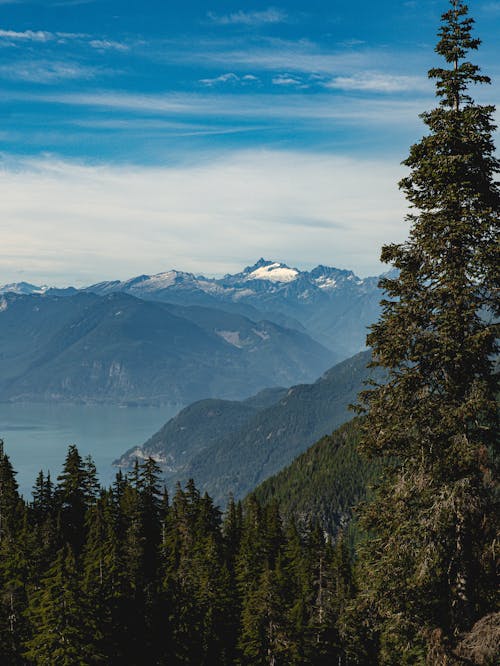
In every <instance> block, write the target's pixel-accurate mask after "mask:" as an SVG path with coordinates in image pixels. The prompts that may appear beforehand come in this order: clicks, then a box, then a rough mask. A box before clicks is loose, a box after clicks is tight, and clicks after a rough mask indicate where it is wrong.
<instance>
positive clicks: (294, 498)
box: [253, 418, 382, 536]
mask: <svg viewBox="0 0 500 666" xmlns="http://www.w3.org/2000/svg"><path fill="white" fill-rule="evenodd" d="M361 424H362V421H361V419H360V418H356V419H353V420H352V421H350V422H349V423H346V424H345V425H343V426H341V427H340V428H338V430H336V431H335V432H334V433H333V434H332V435H329V436H327V437H323V438H322V439H320V440H319V442H317V443H316V444H314V445H313V446H311V447H310V448H309V449H308V450H307V451H306V452H305V453H303V454H302V455H300V456H299V457H298V458H296V459H295V460H294V461H293V463H292V464H291V465H289V466H288V467H286V468H285V469H283V470H282V471H281V472H279V473H278V474H276V475H275V476H273V477H271V478H270V479H267V480H266V481H264V483H262V484H261V485H260V486H258V487H257V488H256V489H255V491H254V493H253V494H254V495H255V497H256V498H257V499H258V500H259V502H261V503H262V504H267V503H269V502H271V501H275V502H277V503H278V505H279V507H280V512H281V514H282V516H283V517H284V518H285V519H286V520H289V519H293V520H295V521H298V523H299V524H300V525H301V526H307V525H308V524H314V523H315V522H319V523H321V525H322V527H323V529H324V530H326V531H327V532H328V533H329V534H330V535H331V536H335V535H336V534H337V532H338V531H339V530H340V529H344V528H346V527H347V526H348V524H349V523H350V521H351V518H352V515H353V508H354V507H355V506H356V505H357V504H358V502H359V501H361V500H362V499H364V498H365V496H366V493H367V489H368V488H369V486H370V485H371V484H372V483H374V482H375V480H376V479H377V478H378V476H379V474H380V470H381V467H382V465H381V463H380V462H376V461H369V460H365V459H363V458H361V457H360V455H359V453H358V451H357V446H358V444H359V440H360V437H361Z"/></svg>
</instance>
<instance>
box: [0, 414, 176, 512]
mask: <svg viewBox="0 0 500 666" xmlns="http://www.w3.org/2000/svg"><path fill="white" fill-rule="evenodd" d="M180 408H181V407H180V406H175V405H172V406H167V407H165V406H163V407H116V406H109V405H107V406H98V405H60V404H38V403H37V404H31V403H16V404H5V403H0V438H1V439H3V440H4V442H5V452H6V453H7V454H8V456H9V458H10V460H11V463H12V465H13V467H14V469H15V470H16V471H17V481H18V483H19V490H20V492H21V493H22V494H23V495H24V497H25V498H27V499H28V498H31V489H32V487H33V484H34V482H35V478H36V476H37V474H38V472H39V471H40V470H41V469H43V471H44V473H46V472H47V471H49V470H50V474H51V476H52V479H53V480H55V479H56V477H57V475H58V474H59V473H60V471H61V468H62V465H63V463H64V459H65V457H66V452H67V449H68V446H69V445H70V444H75V445H76V446H77V447H78V450H79V451H80V454H81V455H82V456H86V455H88V454H90V455H91V456H92V458H93V459H94V462H95V463H96V466H97V469H98V471H99V479H100V481H101V483H102V484H103V485H108V484H109V483H110V482H111V481H112V480H113V478H114V475H115V473H116V469H115V468H113V467H112V465H111V463H112V462H113V460H115V459H116V458H117V457H118V456H119V455H121V454H122V453H124V452H125V451H126V450H127V449H129V448H131V447H132V446H136V445H138V444H143V443H144V442H145V441H146V440H147V439H148V437H150V436H151V435H152V434H153V433H154V432H156V431H157V430H158V429H159V428H160V427H161V426H162V425H163V424H164V423H165V422H166V421H168V419H170V418H171V417H172V416H174V415H175V414H176V413H177V412H178V411H179V409H180Z"/></svg>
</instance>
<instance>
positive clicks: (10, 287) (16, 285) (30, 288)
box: [0, 282, 48, 295]
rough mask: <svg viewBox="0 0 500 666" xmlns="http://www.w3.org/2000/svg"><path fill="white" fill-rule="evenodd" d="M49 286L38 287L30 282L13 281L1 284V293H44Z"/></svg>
mask: <svg viewBox="0 0 500 666" xmlns="http://www.w3.org/2000/svg"><path fill="white" fill-rule="evenodd" d="M47 289H48V287H37V286H35V285H34V284H30V283H29V282H12V283H11V284H4V285H3V286H0V294H7V293H10V294H25V295H27V294H43V293H44V292H45V291H47Z"/></svg>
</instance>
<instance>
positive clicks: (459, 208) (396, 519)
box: [360, 0, 500, 664]
mask: <svg viewBox="0 0 500 666" xmlns="http://www.w3.org/2000/svg"><path fill="white" fill-rule="evenodd" d="M472 27H473V19H471V18H470V17H469V16H468V10H467V7H466V5H465V4H464V3H463V2H462V1H461V0H452V1H451V8H450V10H449V11H448V12H446V13H445V14H444V15H443V17H442V27H441V29H440V32H439V37H440V39H439V42H438V45H437V48H436V51H437V53H438V54H439V55H440V56H442V57H444V59H445V61H446V63H447V65H446V66H445V67H443V68H436V69H433V70H431V71H430V72H429V76H430V77H431V78H433V79H436V92H437V96H438V97H439V99H440V104H439V106H438V108H436V109H434V110H432V111H431V112H429V113H424V114H423V115H422V118H423V120H424V122H425V123H426V125H427V126H428V128H429V130H430V132H429V134H428V135H427V136H425V137H424V138H423V139H422V140H421V141H420V142H419V143H417V144H416V145H414V146H412V148H411V150H410V155H409V157H408V159H407V160H406V162H405V164H406V166H407V167H409V169H410V174H409V175H408V177H406V178H404V179H403V180H402V181H401V183H400V187H401V188H402V190H403V191H404V193H405V194H406V197H407V198H408V200H409V202H410V205H411V206H412V208H413V212H412V214H411V215H409V216H408V219H409V222H410V223H411V231H410V236H409V239H408V241H407V242H405V243H403V244H400V245H389V246H385V247H384V248H383V250H382V261H384V262H390V263H392V264H393V265H394V267H395V268H396V269H398V275H397V277H391V278H389V277H388V278H386V279H383V280H382V282H381V286H382V287H383V289H384V290H385V292H386V294H387V295H388V298H387V299H386V300H384V301H382V306H383V312H382V316H381V318H380V320H379V322H378V323H377V324H375V325H374V326H373V327H372V330H371V333H370V334H369V336H368V344H369V345H370V346H371V347H372V348H373V359H374V360H373V365H374V366H381V367H382V368H385V369H387V371H388V381H387V383H386V384H384V385H377V384H374V385H373V387H372V388H371V389H369V390H367V391H365V392H364V393H363V394H362V395H361V399H362V403H363V406H364V408H365V410H366V411H367V419H366V421H365V423H364V435H363V442H362V449H363V450H364V452H365V453H367V454H369V455H375V456H387V457H392V460H393V461H394V462H393V464H391V465H389V466H388V467H387V469H386V472H385V474H384V478H383V480H382V482H381V483H380V486H379V487H378V490H377V493H376V496H375V498H374V499H373V501H371V502H370V503H368V504H367V505H366V506H365V508H364V510H363V519H364V526H365V529H368V530H370V531H372V532H373V533H374V538H372V539H370V540H368V542H367V544H366V546H365V548H364V549H363V553H362V559H363V562H364V570H363V581H362V582H363V588H364V589H363V591H362V595H361V597H360V599H361V601H360V603H363V604H364V607H365V610H366V612H367V613H372V612H374V613H375V614H376V616H377V617H378V620H377V621H376V623H375V627H374V629H375V633H377V634H378V635H379V637H380V642H381V655H380V661H381V663H391V664H392V663H394V664H396V663H397V664H402V663H412V664H413V663H425V660H426V658H428V659H429V663H436V664H437V663H440V664H441V663H444V661H436V660H435V661H432V659H433V657H432V656H430V655H431V654H432V650H433V649H434V648H435V645H436V642H439V643H440V644H442V645H441V647H440V648H439V649H440V650H441V651H443V650H444V651H445V652H446V651H448V652H449V650H450V649H451V648H449V647H447V644H448V643H449V644H450V646H452V644H453V641H454V639H455V637H456V635H457V634H458V633H460V632H463V631H467V630H468V629H470V628H471V626H472V624H473V623H474V621H475V620H477V619H478V618H480V617H481V616H482V615H484V614H485V613H487V612H488V611H489V610H491V609H492V608H493V599H492V590H493V589H495V584H494V580H493V579H492V577H491V573H492V554H493V552H494V543H495V532H496V530H495V526H494V521H495V511H494V505H493V499H492V488H493V481H492V473H493V472H492V465H491V462H490V455H489V453H490V452H491V450H492V448H493V447H495V446H497V445H498V439H499V438H498V418H497V404H496V391H497V389H498V385H497V377H496V376H495V375H494V372H493V366H492V363H493V359H494V355H495V352H496V351H497V346H496V336H497V334H498V329H497V328H496V327H495V325H494V324H493V323H492V322H493V321H494V318H495V316H498V314H499V311H500V305H499V301H498V287H499V281H500V271H499V266H500V261H499V259H500V257H499V243H498V230H499V218H500V216H499V213H500V191H499V187H498V183H497V182H495V178H494V177H495V173H497V172H498V169H499V162H498V160H497V159H496V157H495V153H494V144H493V139H492V134H493V130H494V125H493V121H492V115H493V111H494V108H493V107H491V106H482V105H479V104H476V103H475V102H474V101H473V99H472V98H471V96H470V94H469V89H470V87H471V85H473V84H481V83H488V82H489V79H488V78H487V77H485V76H483V75H481V74H480V72H479V68H478V67H477V66H476V65H474V64H472V63H471V62H469V61H468V60H467V54H468V52H469V51H470V50H474V49H476V48H477V47H478V45H479V43H480V42H479V40H478V39H475V38H473V36H472V32H471V31H472ZM433 646H434V647H433ZM440 659H442V657H440Z"/></svg>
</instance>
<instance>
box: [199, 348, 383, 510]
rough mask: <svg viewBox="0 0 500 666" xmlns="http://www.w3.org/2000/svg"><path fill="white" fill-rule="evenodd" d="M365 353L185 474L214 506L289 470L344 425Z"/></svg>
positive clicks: (290, 396)
mask: <svg viewBox="0 0 500 666" xmlns="http://www.w3.org/2000/svg"><path fill="white" fill-rule="evenodd" d="M369 358H370V353H369V352H362V353H360V354H358V355H356V356H355V357H353V358H351V359H348V360H347V361H343V362H342V363H339V364H338V365H336V366H334V367H333V368H332V369H331V370H329V371H328V372H327V373H325V374H324V375H323V376H322V377H321V378H320V379H319V380H318V381H317V382H315V383H314V384H305V385H299V386H294V387H292V388H291V389H290V390H289V391H288V392H287V394H286V395H285V396H284V397H283V398H282V399H281V400H280V401H279V402H277V403H276V404H275V405H272V406H271V407H269V408H267V409H264V410H262V411H260V412H259V413H258V414H256V415H255V417H253V418H252V419H251V420H250V421H248V422H247V423H246V424H245V425H244V427H243V428H242V429H241V430H240V431H238V432H237V433H235V434H234V435H229V436H228V437H226V438H224V439H222V440H221V441H220V442H218V443H217V444H215V445H214V446H211V447H209V448H207V449H205V450H203V451H202V452H201V453H199V454H198V455H196V456H195V457H194V458H193V460H192V462H191V464H190V465H189V467H188V469H187V476H188V477H192V478H194V479H195V481H196V484H197V486H198V487H199V488H201V489H203V490H206V491H207V492H208V493H209V495H211V496H212V497H214V498H215V499H216V500H217V501H219V502H221V503H222V504H225V502H226V501H227V498H228V495H229V493H232V494H233V495H234V496H235V497H243V496H244V495H246V494H247V493H248V492H250V491H251V490H252V489H253V488H255V487H256V486H257V485H258V484H259V483H261V482H262V481H264V479H266V478H268V477H269V476H271V475H272V474H275V473H276V472H278V471H279V470H280V469H282V468H283V467H285V465H288V464H289V463H290V462H291V461H292V460H293V459H294V458H295V457H296V456H298V455H299V454H300V453H302V452H303V451H305V450H306V449H307V448H308V447H309V446H310V445H311V444H313V443H314V442H315V441H317V440H318V439H319V438H320V437H322V436H323V435H326V434H328V433H331V432H332V431H333V430H334V429H335V428H336V427H338V426H339V425H341V424H342V423H344V422H345V421H347V420H349V418H350V412H349V409H348V407H349V404H351V403H353V402H355V401H356V396H357V394H358V392H359V391H360V389H361V388H362V385H363V381H364V380H365V379H366V378H367V377H368V375H369V371H368V370H367V368H366V365H367V362H368V361H369Z"/></svg>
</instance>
